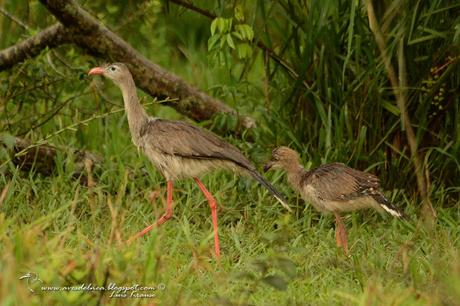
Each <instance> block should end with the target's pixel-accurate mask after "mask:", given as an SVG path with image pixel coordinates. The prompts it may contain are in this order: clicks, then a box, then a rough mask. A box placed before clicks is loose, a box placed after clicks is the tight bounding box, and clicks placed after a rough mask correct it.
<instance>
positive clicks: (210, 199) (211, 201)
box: [193, 177, 220, 259]
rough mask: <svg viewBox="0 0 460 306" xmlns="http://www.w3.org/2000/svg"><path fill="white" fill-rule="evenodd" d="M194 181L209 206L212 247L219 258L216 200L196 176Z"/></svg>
mask: <svg viewBox="0 0 460 306" xmlns="http://www.w3.org/2000/svg"><path fill="white" fill-rule="evenodd" d="M193 179H194V180H195V182H196V183H197V184H198V187H200V189H201V192H203V194H204V196H205V197H206V199H207V200H208V202H209V207H211V217H212V225H213V227H214V249H215V251H216V258H217V259H220V246H219V233H218V231H217V211H216V209H217V202H216V200H215V199H214V197H213V196H212V194H211V193H210V192H209V191H208V190H207V189H206V187H204V184H203V183H202V182H201V181H200V180H199V179H198V178H197V177H194V178H193Z"/></svg>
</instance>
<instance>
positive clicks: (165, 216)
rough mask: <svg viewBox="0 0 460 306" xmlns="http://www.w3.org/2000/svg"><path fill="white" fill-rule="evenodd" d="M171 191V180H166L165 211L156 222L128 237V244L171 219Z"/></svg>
mask: <svg viewBox="0 0 460 306" xmlns="http://www.w3.org/2000/svg"><path fill="white" fill-rule="evenodd" d="M172 193H173V182H172V181H168V182H167V187H166V194H167V195H166V211H165V213H164V214H163V216H161V217H160V219H158V220H157V222H155V223H154V224H152V225H149V226H147V227H146V228H144V229H143V230H142V231H140V232H139V233H137V234H136V235H134V236H132V237H131V238H129V239H128V244H129V243H131V242H132V241H133V240H135V239H137V238H139V237H142V236H144V235H145V234H147V233H148V232H150V231H151V230H152V229H154V228H155V227H157V226H160V225H162V224H163V223H165V222H166V221H168V220H169V219H171V217H172V215H173V206H172Z"/></svg>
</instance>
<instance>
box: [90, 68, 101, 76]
mask: <svg viewBox="0 0 460 306" xmlns="http://www.w3.org/2000/svg"><path fill="white" fill-rule="evenodd" d="M103 73H104V68H102V67H95V68H93V69H91V70H90V71H88V74H90V75H91V74H103Z"/></svg>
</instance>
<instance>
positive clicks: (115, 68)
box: [109, 66, 117, 72]
mask: <svg viewBox="0 0 460 306" xmlns="http://www.w3.org/2000/svg"><path fill="white" fill-rule="evenodd" d="M109 70H110V71H111V72H114V71H115V70H117V67H115V66H110V68H109Z"/></svg>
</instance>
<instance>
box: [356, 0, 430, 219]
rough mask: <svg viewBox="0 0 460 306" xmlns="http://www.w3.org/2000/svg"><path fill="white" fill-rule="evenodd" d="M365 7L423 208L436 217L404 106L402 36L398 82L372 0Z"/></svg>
mask: <svg viewBox="0 0 460 306" xmlns="http://www.w3.org/2000/svg"><path fill="white" fill-rule="evenodd" d="M364 1H365V4H366V7H367V15H368V19H369V27H370V29H371V31H372V33H373V34H374V38H375V41H376V42H377V46H378V48H379V50H380V53H381V56H382V60H383V63H384V65H385V69H386V71H387V74H388V78H389V79H390V83H391V86H392V88H393V94H394V95H395V97H396V103H397V105H398V108H399V110H400V112H401V121H402V125H403V128H404V129H405V130H406V136H407V141H408V143H409V149H410V152H411V157H412V162H413V164H414V168H415V175H416V177H417V187H418V190H419V193H420V196H421V197H422V201H423V210H424V211H426V212H430V213H431V217H432V218H436V211H435V210H434V208H433V205H432V204H431V201H430V198H429V196H428V193H427V185H426V181H425V177H424V174H425V171H424V169H423V168H424V165H423V164H422V163H421V161H420V156H419V154H418V149H417V140H416V138H415V134H414V130H413V129H412V125H411V122H410V118H409V115H408V113H407V108H406V95H405V89H406V88H407V81H406V76H405V74H406V66H405V59H404V36H403V37H401V38H400V41H399V49H398V63H399V82H398V77H397V76H396V72H395V70H394V68H393V65H392V64H391V59H390V57H389V56H388V54H387V51H386V46H385V39H384V37H383V34H382V32H381V30H380V27H379V24H378V21H377V18H376V16H375V12H374V7H373V6H372V1H370V0H364Z"/></svg>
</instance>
